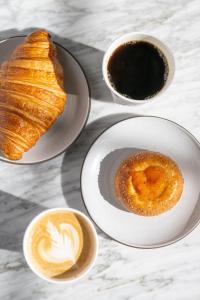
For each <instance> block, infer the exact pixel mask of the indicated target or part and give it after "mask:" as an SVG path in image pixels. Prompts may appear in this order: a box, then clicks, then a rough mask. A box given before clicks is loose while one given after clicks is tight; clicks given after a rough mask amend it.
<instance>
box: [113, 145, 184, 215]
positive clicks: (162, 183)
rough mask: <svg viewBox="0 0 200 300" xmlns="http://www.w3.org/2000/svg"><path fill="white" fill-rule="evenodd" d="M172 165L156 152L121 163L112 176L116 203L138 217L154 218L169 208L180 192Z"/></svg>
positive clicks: (179, 180) (179, 178)
mask: <svg viewBox="0 0 200 300" xmlns="http://www.w3.org/2000/svg"><path fill="white" fill-rule="evenodd" d="M183 184H184V181H183V177H182V175H181V171H180V170H179V168H178V166H177V165H176V163H175V162H174V161H173V160H172V159H170V158H169V157H167V156H165V155H162V154H160V153H157V152H149V151H145V152H140V153H138V154H136V155H133V156H130V157H129V158H128V159H127V160H125V161H123V162H122V163H121V165H120V167H119V169H118V171H117V173H116V177H115V191H116V196H117V198H118V199H119V201H120V202H121V203H122V204H123V205H124V206H125V207H126V208H127V209H128V210H129V211H131V212H134V213H136V214H138V215H144V216H154V215H158V214H160V213H163V212H165V211H167V210H169V209H170V208H172V207H173V206H174V205H175V204H176V203H177V202H178V200H179V199H180V197H181V194H182V191H183Z"/></svg>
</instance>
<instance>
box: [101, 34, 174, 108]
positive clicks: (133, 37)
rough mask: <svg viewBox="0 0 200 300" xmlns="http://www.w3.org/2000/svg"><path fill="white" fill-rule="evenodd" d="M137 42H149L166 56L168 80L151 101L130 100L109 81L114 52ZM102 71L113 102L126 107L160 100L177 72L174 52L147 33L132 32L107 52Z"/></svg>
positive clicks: (119, 39) (117, 41) (121, 38)
mask: <svg viewBox="0 0 200 300" xmlns="http://www.w3.org/2000/svg"><path fill="white" fill-rule="evenodd" d="M135 41H144V42H149V43H151V44H153V45H155V47H157V48H158V49H160V50H161V52H162V53H163V54H164V56H165V58H166V60H167V64H168V69H169V70H168V76H167V79H166V82H165V84H164V86H163V88H162V89H161V90H160V91H158V93H156V94H155V95H154V96H152V97H151V98H150V99H145V100H136V99H131V98H128V97H126V96H124V95H122V94H120V93H119V92H118V91H117V90H116V89H115V88H114V87H113V85H112V84H111V82H110V79H109V74H108V62H109V59H110V57H111V56H112V54H113V53H114V51H115V50H116V49H117V48H119V47H120V46H121V45H124V44H125V43H128V42H135ZM102 71H103V77H104V80H105V82H106V84H107V86H108V88H109V89H110V91H111V94H112V97H113V101H114V102H116V103H118V104H124V105H132V104H144V103H150V101H152V100H154V99H156V98H158V96H160V95H161V94H162V93H163V92H164V91H165V90H166V89H167V88H168V87H169V85H170V84H171V82H172V80H173V77H174V72H175V61H174V57H173V54H172V52H171V51H170V49H169V48H168V47H167V46H166V45H165V44H164V43H163V42H162V41H161V40H159V39H158V38H156V37H154V36H152V35H149V34H146V33H141V32H132V33H128V34H125V35H123V36H121V37H120V38H118V39H117V40H115V41H114V42H113V43H112V44H111V45H110V47H109V48H108V50H107V51H106V53H105V55H104V58H103V65H102Z"/></svg>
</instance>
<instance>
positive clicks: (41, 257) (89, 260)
mask: <svg viewBox="0 0 200 300" xmlns="http://www.w3.org/2000/svg"><path fill="white" fill-rule="evenodd" d="M96 252H97V237H96V232H95V229H94V228H93V225H92V223H91V222H90V221H89V219H88V218H87V217H86V216H84V215H83V214H82V213H80V212H76V211H74V210H68V209H53V210H47V211H45V212H44V213H42V214H40V215H39V216H37V217H36V218H35V219H34V220H33V221H32V222H31V224H30V225H29V227H28V229H27V231H26V233H25V237H24V254H25V257H26V260H27V262H28V264H29V266H30V268H31V269H32V270H33V271H34V272H35V273H36V274H37V275H38V276H40V277H42V278H43V279H46V280H48V281H54V282H66V281H72V280H74V279H77V278H79V277H81V276H82V275H83V274H84V273H86V271H87V270H88V269H89V268H90V267H91V266H92V264H93V262H94V259H95V257H96Z"/></svg>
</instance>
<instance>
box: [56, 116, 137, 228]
mask: <svg viewBox="0 0 200 300" xmlns="http://www.w3.org/2000/svg"><path fill="white" fill-rule="evenodd" d="M131 116H136V115H133V114H128V113H123V114H113V115H109V116H106V117H102V118H100V119H98V120H96V121H94V122H92V123H91V124H89V125H88V126H87V127H86V129H85V130H84V131H83V133H82V134H81V136H80V137H79V139H78V140H77V141H76V142H75V143H74V144H73V145H72V146H71V148H69V150H68V151H67V152H66V153H65V155H64V158H63V162H62V167H61V184H62V191H63V195H64V197H65V199H66V202H67V205H68V206H69V207H72V208H75V209H78V210H80V211H82V212H83V213H85V214H87V211H86V208H85V206H84V204H83V201H82V196H81V190H80V173H81V168H82V164H83V161H84V158H85V155H86V153H87V151H88V150H89V148H90V146H91V144H92V142H94V140H95V139H96V138H97V137H98V136H99V135H100V134H101V133H102V132H103V131H104V130H105V129H106V128H108V127H110V126H111V125H113V124H115V123H116V122H118V121H121V120H124V119H126V118H128V117H131ZM89 187H90V183H89V182H88V188H89ZM100 232H101V231H100V230H98V233H100Z"/></svg>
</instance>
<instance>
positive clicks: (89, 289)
mask: <svg viewBox="0 0 200 300" xmlns="http://www.w3.org/2000/svg"><path fill="white" fill-rule="evenodd" d="M199 14H200V2H199V1H198V0H191V1H187V0H178V1H173V0H150V1H145V0H140V1H136V0H118V1H115V0H103V1H98V0H85V1H81V0H43V1H39V0H34V1H27V0H0V25H1V29H0V39H4V38H6V37H9V36H13V35H20V34H26V33H28V32H30V31H31V30H32V29H34V28H37V27H43V28H46V29H48V30H49V31H50V32H51V33H52V36H53V38H54V39H55V40H56V41H58V42H60V43H61V44H62V45H64V46H65V47H67V48H68V49H69V50H70V51H71V52H72V53H73V54H74V55H75V56H76V57H77V58H78V59H79V61H80V62H81V64H82V65H83V67H84V69H85V72H86V74H87V77H88V80H89V82H90V88H91V94H92V107H91V114H90V118H89V121H88V125H87V127H86V129H85V130H84V132H83V133H82V135H81V137H80V138H79V140H78V141H77V142H76V143H75V144H74V145H73V147H72V148H71V149H70V150H68V151H67V152H66V153H65V154H63V155H61V156H59V157H57V158H56V159H53V160H51V161H48V162H46V163H43V164H41V165H34V166H14V165H10V164H6V163H3V162H1V163H0V182H1V188H0V299H2V300H11V299H15V300H27V299H29V300H43V299H50V300H54V299H56V300H57V299H70V300H79V299H82V300H90V299H91V300H92V299H96V300H107V299H115V300H146V299H148V300H156V299H159V300H160V299H162V300H169V299H176V300H187V299H192V300H196V299H199V298H200V287H199V281H200V272H199V270H200V251H199V249H200V227H198V228H196V229H195V230H194V231H193V233H191V234H190V235H189V236H188V237H186V238H185V239H183V240H182V241H180V242H178V243H176V244H174V245H171V246H169V247H166V248H161V249H156V250H137V249H132V248H129V247H126V246H123V245H121V244H118V243H116V242H115V241H112V240H110V239H109V238H108V237H107V236H106V235H105V234H104V233H102V232H101V231H100V230H99V229H97V230H98V235H99V241H100V250H99V257H98V260H97V263H96V265H95V267H94V269H93V270H92V272H91V273H90V274H89V275H88V276H87V277H86V278H85V279H83V280H81V281H80V282H79V283H76V284H71V285H67V286H59V285H58V286H57V285H53V284H48V283H46V282H43V281H42V280H40V279H39V278H37V277H36V276H35V275H34V274H33V273H32V272H31V271H30V270H29V269H28V267H27V265H26V263H25V261H24V258H23V254H22V247H21V245H22V244H21V242H22V238H23V233H24V229H25V228H26V226H27V224H28V223H29V221H30V220H31V219H32V217H33V216H35V215H36V214H37V213H38V212H40V211H42V210H44V209H45V208H49V207H58V206H61V207H62V206H63V207H65V206H70V207H74V208H78V209H80V210H81V211H83V212H85V210H84V207H83V204H82V201H81V194H80V183H79V175H80V169H81V165H82V162H83V158H84V156H85V153H86V152H87V150H88V148H89V146H90V144H91V142H92V141H93V140H94V139H95V137H96V136H97V135H98V134H99V133H100V132H102V131H103V130H104V129H105V128H107V127H108V126H110V125H111V124H113V123H115V122H116V121H118V120H121V119H123V118H125V117H127V116H129V115H130V114H133V115H156V116H161V117H165V118H169V119H171V120H173V121H175V122H178V123H180V124H181V125H183V126H184V127H186V128H187V129H188V130H190V131H191V132H192V133H193V134H194V135H195V136H196V137H197V138H198V139H200V101H199V95H200V30H199V28H200V18H199ZM131 31H142V32H148V33H151V34H153V35H156V36H157V37H159V38H161V39H162V40H163V41H165V42H166V43H167V44H168V46H169V47H170V48H171V50H172V52H173V53H174V56H175V61H176V73H175V78H174V81H173V84H172V85H171V87H170V88H169V89H168V90H167V91H166V93H164V94H163V95H162V96H161V97H160V98H159V99H158V100H157V101H155V102H153V103H150V104H148V105H141V106H137V107H125V106H120V105H116V104H114V103H113V102H112V97H111V95H110V93H109V91H108V89H107V88H106V86H105V84H104V82H103V78H102V73H101V62H102V58H103V55H104V51H105V50H106V48H107V47H108V46H109V44H110V43H111V42H112V41H113V40H114V39H115V38H117V37H119V36H120V35H122V34H124V33H127V32H131Z"/></svg>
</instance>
